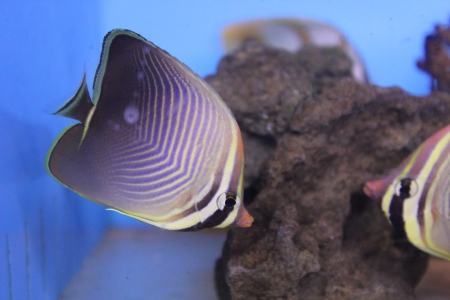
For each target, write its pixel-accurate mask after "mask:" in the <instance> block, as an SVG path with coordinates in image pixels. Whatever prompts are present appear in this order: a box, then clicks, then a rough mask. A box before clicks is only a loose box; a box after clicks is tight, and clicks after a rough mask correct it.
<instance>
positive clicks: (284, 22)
mask: <svg viewBox="0 0 450 300" xmlns="http://www.w3.org/2000/svg"><path fill="white" fill-rule="evenodd" d="M222 39H223V43H224V45H225V49H226V51H228V52H230V51H234V50H235V49H237V48H239V47H240V45H241V44H242V43H243V42H244V41H245V40H248V39H254V40H257V41H259V42H261V43H263V44H265V45H267V46H269V47H273V48H278V49H283V50H286V51H289V52H293V53H295V52H297V51H299V50H300V49H301V48H302V47H304V46H306V45H312V46H317V47H338V48H340V49H341V50H343V51H344V52H345V53H346V54H347V56H348V57H349V58H350V59H351V61H352V64H353V65H352V76H353V78H354V79H355V80H356V81H358V82H360V83H368V76H367V72H366V68H365V66H364V63H363V60H362V59H361V57H360V55H359V54H358V52H357V51H356V49H355V48H354V47H353V46H352V45H351V44H350V43H349V42H348V41H347V39H346V38H345V36H344V35H343V34H342V33H341V32H340V31H339V30H337V29H336V28H334V27H333V26H331V25H328V24H326V23H323V22H319V21H315V20H308V19H283V18H281V19H262V20H252V21H246V22H242V23H236V24H233V25H229V26H228V27H226V28H225V29H224V31H223V34H222Z"/></svg>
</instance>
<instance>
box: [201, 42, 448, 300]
mask: <svg viewBox="0 0 450 300" xmlns="http://www.w3.org/2000/svg"><path fill="white" fill-rule="evenodd" d="M350 66H351V63H350V61H349V60H348V59H347V57H346V56H345V55H344V54H343V53H341V52H340V51H339V50H338V49H318V48H306V49H303V50H301V51H300V52H298V53H297V54H291V53H288V52H284V51H281V50H275V49H268V48H265V47H264V46H262V45H261V44H258V43H257V42H252V41H250V42H248V43H246V44H244V46H243V47H242V48H241V49H240V50H238V51H236V52H235V53H233V54H231V55H228V56H226V57H224V58H223V59H222V61H221V62H220V64H219V67H218V71H217V74H215V75H213V76H209V77H208V78H207V81H208V82H209V83H210V84H211V85H212V86H213V87H214V88H215V89H216V90H217V91H218V93H219V94H220V95H221V96H222V97H223V99H224V101H225V102H226V103H227V104H228V105H229V107H230V108H231V110H232V111H233V112H234V114H235V116H236V119H237V120H238V122H239V124H240V126H241V130H242V132H243V137H244V145H245V155H246V157H245V160H246V161H245V168H246V171H245V172H246V173H245V186H246V190H245V197H246V201H249V202H251V204H250V205H249V208H248V209H249V212H250V213H251V214H252V215H253V216H254V217H255V221H254V223H253V226H252V227H251V228H248V229H242V228H233V229H231V230H230V232H229V234H228V238H227V241H226V243H225V246H224V249H223V257H222V259H221V260H219V261H218V263H217V272H216V282H217V286H218V290H219V294H220V298H221V299H413V298H414V286H415V285H416V284H417V282H418V281H419V280H420V277H421V276H422V274H423V272H424V271H425V269H426V264H427V259H428V256H427V255H425V254H423V253H422V252H420V251H419V250H417V249H415V248H414V247H413V246H412V245H410V244H409V243H408V242H407V241H394V240H393V239H392V228H391V226H390V225H389V223H388V221H387V219H386V218H385V217H384V215H383V213H382V212H381V209H380V208H379V207H377V206H376V205H375V204H374V203H373V202H372V201H371V200H370V199H368V198H367V197H366V196H365V195H364V194H363V193H362V185H363V183H364V182H365V181H367V180H373V179H376V178H380V177H382V176H383V175H384V174H386V173H387V172H388V171H389V170H390V169H392V168H394V167H396V166H397V165H398V164H399V163H400V162H401V161H402V160H403V159H404V158H405V157H406V156H407V155H408V154H409V153H411V152H412V151H413V150H414V149H415V148H416V147H417V146H418V145H419V144H420V143H421V142H422V141H424V140H425V139H426V138H427V137H428V136H430V135H431V134H432V133H434V132H435V131H437V130H438V129H440V128H442V127H444V126H445V125H446V124H449V123H450V95H448V94H445V93H440V92H434V93H433V94H431V95H430V96H428V97H413V96H411V95H409V94H407V93H406V92H404V91H402V90H401V89H399V88H396V87H393V88H380V87H376V86H369V85H367V86H366V85H362V84H358V83H356V82H354V81H353V80H352V79H351V74H350Z"/></svg>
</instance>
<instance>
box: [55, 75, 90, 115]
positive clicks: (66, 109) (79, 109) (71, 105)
mask: <svg viewBox="0 0 450 300" xmlns="http://www.w3.org/2000/svg"><path fill="white" fill-rule="evenodd" d="M93 107H94V105H93V104H92V101H91V96H90V95H89V91H88V88H87V85H86V74H84V75H83V79H82V80H81V84H80V85H79V87H78V89H77V91H76V93H75V94H74V95H73V96H72V97H71V98H70V99H69V100H67V101H66V103H64V104H63V105H62V106H61V108H59V109H58V110H57V111H56V112H54V113H53V114H54V115H58V116H63V117H68V118H72V119H75V120H78V121H80V122H81V123H83V124H85V122H86V119H87V117H88V115H89V112H90V111H91V109H92V108H93Z"/></svg>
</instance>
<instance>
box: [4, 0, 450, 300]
mask: <svg viewBox="0 0 450 300" xmlns="http://www.w3.org/2000/svg"><path fill="white" fill-rule="evenodd" d="M391 2H392V1H378V2H377V3H376V4H375V3H373V2H370V1H361V2H359V3H355V2H353V1H308V2H304V3H299V2H298V1H294V0H290V1H283V2H282V3H279V1H275V0H265V1H263V0H261V1H242V0H239V1H238V0H233V1H226V2H225V1H224V2H220V3H219V2H212V1H207V0H204V1H177V2H175V1H174V2H169V3H164V4H162V3H161V2H160V1H133V2H132V3H129V1H114V2H112V1H107V0H104V1H79V2H69V1H62V2H61V1H39V2H33V1H3V2H0V11H1V12H2V17H1V18H0V24H1V28H2V30H1V31H0V38H1V41H2V43H1V45H2V46H1V47H0V66H1V68H0V79H1V82H2V83H1V85H0V91H1V95H2V96H1V101H0V124H1V126H0V149H1V154H2V155H1V156H0V188H1V191H2V193H1V196H0V203H1V204H2V206H1V210H0V299H56V298H57V297H58V295H60V294H61V293H62V291H63V290H64V288H65V287H66V286H67V285H68V284H69V282H70V280H71V278H73V276H74V274H76V272H77V270H79V268H80V266H81V264H82V262H83V261H84V260H85V258H86V257H87V255H88V254H89V253H90V251H91V250H92V249H93V247H94V246H95V245H97V244H98V243H99V241H100V240H101V238H102V236H103V233H104V231H105V229H106V228H108V227H128V228H130V227H131V228H136V227H139V228H147V229H148V228H150V227H149V226H147V225H145V224H142V223H140V222H137V221H134V220H131V219H129V218H126V217H124V216H121V215H119V214H116V213H113V212H108V211H105V210H104V208H102V207H100V206H98V205H96V204H93V203H91V202H89V201H85V200H82V199H80V197H79V196H77V195H75V194H74V193H72V192H71V191H68V190H67V189H65V188H63V187H62V186H61V185H59V184H58V183H57V182H55V181H54V180H53V179H52V178H51V177H50V176H49V175H48V174H47V173H46V171H45V167H44V160H45V155H46V152H47V149H48V148H49V147H50V145H51V143H52V141H53V140H54V138H55V137H56V136H57V134H58V133H59V132H60V131H61V130H62V129H63V128H64V127H65V126H67V125H68V124H70V123H71V122H70V121H68V120H65V119H64V118H59V117H55V116H52V115H50V114H49V113H48V112H49V111H50V112H51V111H53V110H54V109H56V108H57V107H58V106H59V105H60V104H61V103H63V101H65V100H66V99H68V98H69V97H70V96H71V95H72V93H73V92H74V91H75V90H76V88H77V86H78V84H79V81H80V80H81V78H82V75H83V73H84V72H86V74H87V82H88V85H89V87H91V85H92V82H93V77H94V74H95V69H96V67H97V64H98V59H99V54H100V50H101V42H102V39H103V36H104V34H105V33H106V32H108V31H109V30H110V29H113V28H127V29H131V30H133V31H135V32H138V33H139V34H141V35H142V36H144V37H145V38H147V39H148V40H150V41H152V42H154V43H156V44H157V45H158V46H160V47H161V48H163V49H165V50H167V51H168V52H169V53H171V54H172V55H174V56H176V57H177V58H178V59H180V60H181V61H183V62H184V63H186V64H187V65H188V66H190V67H191V68H192V69H193V70H194V71H196V72H198V73H199V74H200V75H201V76H204V75H207V74H210V73H213V72H214V70H215V68H216V65H217V62H218V60H219V58H220V57H221V56H222V55H223V50H222V46H221V42H220V38H219V34H220V31H221V29H222V28H223V26H225V25H226V24H229V23H232V22H235V21H242V20H246V19H250V18H262V17H284V16H289V17H297V16H302V17H308V18H316V19H319V20H322V21H326V22H329V23H331V24H333V25H334V26H336V27H338V28H339V29H341V30H342V31H343V32H344V33H345V34H346V36H347V37H348V39H349V40H350V41H351V42H352V43H353V44H354V45H355V47H356V48H357V49H358V50H359V52H360V53H361V55H362V57H363V60H364V61H365V62H366V66H367V69H368V72H369V76H370V79H371V81H372V82H373V83H375V84H377V85H381V86H391V85H399V86H401V87H402V88H404V89H405V90H407V91H409V92H411V93H413V94H418V95H423V94H426V93H427V92H428V90H429V79H428V77H427V76H426V75H425V74H424V73H422V72H421V71H419V70H418V69H417V68H416V67H415V62H416V61H417V60H418V59H419V58H422V57H423V38H424V35H425V34H426V33H429V32H430V31H431V30H432V28H433V26H434V24H435V23H438V22H439V23H445V22H446V21H447V20H448V16H449V12H450V9H448V7H449V5H448V3H447V1H438V0H435V1H427V2H425V1H423V2H413V3H412V2H411V1H395V3H391ZM128 113H129V114H128ZM124 117H125V118H127V119H128V120H130V122H134V121H135V119H136V118H138V117H139V116H138V115H136V112H135V111H134V110H133V108H130V111H129V112H127V114H126V116H124ZM148 247H151V245H148ZM168 247H169V246H168ZM170 247H175V246H174V245H173V243H171V244H170ZM219 248H220V247H219ZM171 250H173V249H172V248H171ZM173 255H174V257H176V256H177V255H176V254H175V253H174V254H173ZM213 260H214V259H213V258H209V259H208V261H207V262H206V261H203V262H202V261H201V260H199V261H198V262H197V263H198V264H205V265H208V266H210V267H211V268H212V265H211V264H212V261H213ZM182 262H183V259H182V258H180V263H182ZM152 271H153V270H149V272H152ZM162 284H163V283H162ZM167 288H170V283H167Z"/></svg>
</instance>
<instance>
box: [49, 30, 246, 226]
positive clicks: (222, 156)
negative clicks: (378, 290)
mask: <svg viewBox="0 0 450 300" xmlns="http://www.w3.org/2000/svg"><path fill="white" fill-rule="evenodd" d="M54 114H56V115H60V116H65V117H69V118H73V119H75V120H77V121H79V122H80V123H78V124H75V125H72V126H69V127H68V128H66V129H65V130H64V131H63V132H62V133H61V134H60V135H59V136H58V138H57V139H56V140H55V142H54V143H53V145H52V147H51V149H50V150H49V152H48V155H47V161H46V167H47V170H48V172H49V173H50V174H51V175H52V176H53V177H54V178H55V179H56V180H57V181H59V182H60V183H61V184H63V185H64V186H66V187H68V188H70V189H72V190H74V191H75V192H77V193H78V194H80V195H81V196H83V197H85V198H87V199H89V200H92V201H94V202H97V203H99V204H102V205H105V206H107V207H109V208H110V209H112V210H115V211H117V212H120V213H122V214H125V215H127V216H130V217H132V218H135V219H138V220H141V221H143V222H146V223H149V224H152V225H155V226H158V227H161V228H165V229H172V230H183V231H190V230H200V229H204V228H212V227H217V228H222V227H226V226H228V225H231V224H234V225H236V226H240V227H249V226H251V223H252V221H253V218H252V217H251V216H250V215H249V214H248V212H247V211H246V209H245V208H244V205H243V198H242V197H243V188H242V178H243V175H242V174H243V159H244V158H243V144H242V139H241V133H240V130H239V127H238V125H237V123H236V120H235V119H234V117H233V114H232V113H231V111H230V110H229V109H228V107H227V106H226V104H225V103H224V102H223V101H222V100H221V98H220V97H219V95H218V94H217V93H216V92H215V91H214V90H213V89H212V88H211V87H210V86H209V85H208V84H207V83H206V82H205V81H204V80H203V79H201V78H200V77H199V76H198V75H197V74H195V73H194V72H193V71H192V70H191V69H189V68H188V67H187V66H185V65H184V64H183V63H181V62H180V61H178V60H177V59H176V58H174V57H173V56H171V55H170V54H168V53H167V52H166V51H164V50H162V49H160V48H158V47H157V46H156V45H154V44H153V43H151V42H149V41H147V40H145V39H144V38H143V37H141V36H140V35H138V34H136V33H134V32H131V31H128V30H119V29H116V30H112V31H111V32H109V33H108V34H107V35H106V36H105V39H104V41H103V48H102V53H101V59H100V64H99V66H98V68H97V72H96V75H95V80H94V86H93V96H92V100H91V98H90V95H89V91H88V89H87V85H86V80H85V77H84V78H83V80H82V82H81V85H80V86H79V88H78V90H77V91H76V93H75V94H74V95H73V97H72V98H70V99H69V100H68V101H67V102H66V103H65V104H64V105H63V106H62V107H61V108H60V109H59V110H57V111H56V112H55V113H54Z"/></svg>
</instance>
